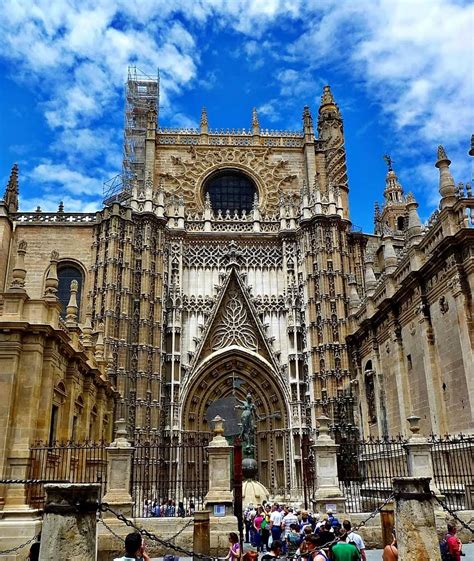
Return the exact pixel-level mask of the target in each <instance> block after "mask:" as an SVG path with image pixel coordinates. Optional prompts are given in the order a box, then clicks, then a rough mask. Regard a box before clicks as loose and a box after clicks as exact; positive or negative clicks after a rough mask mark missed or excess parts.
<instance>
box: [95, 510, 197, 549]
mask: <svg viewBox="0 0 474 561" xmlns="http://www.w3.org/2000/svg"><path fill="white" fill-rule="evenodd" d="M99 522H102V524H103V525H104V526H105V527H106V528H107V530H108V531H109V532H110V533H111V534H112V535H113V536H115V537H116V538H117V539H119V540H120V541H121V542H122V543H123V542H124V541H125V540H124V538H122V536H119V535H118V534H117V533H115V532H114V530H112V528H111V527H110V526H109V525H108V524H107V523H106V522H105V520H104V518H103V516H100V517H99ZM191 524H194V520H193V519H192V518H191V520H188V522H187V523H186V524H185V525H184V526H183V527H182V528H181V529H180V530H178V531H177V532H176V534H174V535H173V536H171V537H170V538H168V541H169V542H172V541H174V540H175V539H176V538H177V537H178V536H179V535H181V534H182V533H183V532H184V530H186V528H189V526H191Z"/></svg>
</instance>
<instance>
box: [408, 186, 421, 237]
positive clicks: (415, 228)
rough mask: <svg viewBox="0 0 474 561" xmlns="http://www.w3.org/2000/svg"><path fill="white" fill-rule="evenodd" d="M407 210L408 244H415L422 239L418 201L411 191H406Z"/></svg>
mask: <svg viewBox="0 0 474 561" xmlns="http://www.w3.org/2000/svg"><path fill="white" fill-rule="evenodd" d="M406 204H407V211H408V227H407V234H408V243H409V244H410V245H414V244H417V243H418V242H420V241H421V239H422V237H423V236H422V225H421V220H420V217H419V216H418V211H417V208H418V203H417V202H416V200H415V197H414V196H413V194H412V193H408V195H407V197H406Z"/></svg>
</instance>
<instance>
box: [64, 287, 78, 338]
mask: <svg viewBox="0 0 474 561" xmlns="http://www.w3.org/2000/svg"><path fill="white" fill-rule="evenodd" d="M78 290H79V283H78V282H77V280H75V279H74V280H72V281H71V285H70V295H69V302H68V304H67V307H66V325H67V326H68V327H77V311H78V306H77V291H78Z"/></svg>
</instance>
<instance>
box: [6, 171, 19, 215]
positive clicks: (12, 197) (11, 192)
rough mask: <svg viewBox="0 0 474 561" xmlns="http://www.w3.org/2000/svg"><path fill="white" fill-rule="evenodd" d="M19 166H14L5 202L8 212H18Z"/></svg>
mask: <svg viewBox="0 0 474 561" xmlns="http://www.w3.org/2000/svg"><path fill="white" fill-rule="evenodd" d="M18 193H19V191H18V165H17V164H13V167H12V171H11V173H10V179H9V180H8V183H7V187H6V189H5V195H4V197H3V200H4V201H5V206H6V207H7V209H8V212H18Z"/></svg>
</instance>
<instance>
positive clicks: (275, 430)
mask: <svg viewBox="0 0 474 561" xmlns="http://www.w3.org/2000/svg"><path fill="white" fill-rule="evenodd" d="M247 393H250V394H251V395H252V398H253V401H254V403H255V406H256V411H257V415H258V418H259V420H258V421H257V430H256V450H255V459H256V460H257V464H258V479H259V481H260V482H261V483H262V484H263V485H265V487H267V488H268V490H269V491H270V493H271V494H272V495H273V496H275V497H287V496H288V493H289V492H290V488H291V487H292V481H294V473H293V472H294V466H295V462H294V450H293V439H292V437H291V435H292V430H291V425H290V416H289V411H288V395H287V392H286V388H285V386H284V384H283V382H282V380H281V379H280V377H279V374H277V373H276V372H274V370H273V369H272V366H271V365H270V364H269V363H268V362H267V361H266V360H265V359H264V358H263V357H261V356H260V355H258V354H257V353H254V352H252V351H249V350H248V349H243V348H241V347H238V346H231V347H227V348H225V349H222V350H220V351H217V352H215V353H213V354H212V355H211V356H209V357H207V358H206V359H205V360H203V361H202V362H201V363H200V364H199V365H198V366H197V367H196V369H195V371H194V372H193V373H192V374H191V375H190V376H189V378H188V380H187V382H186V383H185V386H184V387H183V400H182V403H183V408H182V417H181V426H182V427H183V429H184V430H186V431H198V432H201V431H202V432H208V431H210V430H212V422H211V421H212V419H213V418H214V417H215V415H216V414H219V415H221V416H222V417H223V418H224V419H225V420H226V433H225V434H226V436H228V437H229V438H231V437H233V436H235V435H236V434H238V433H239V432H240V426H239V423H240V411H239V410H235V409H234V407H235V404H237V403H238V401H237V400H241V401H243V400H244V399H245V397H246V395H247Z"/></svg>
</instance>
